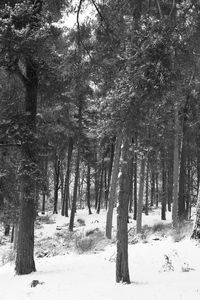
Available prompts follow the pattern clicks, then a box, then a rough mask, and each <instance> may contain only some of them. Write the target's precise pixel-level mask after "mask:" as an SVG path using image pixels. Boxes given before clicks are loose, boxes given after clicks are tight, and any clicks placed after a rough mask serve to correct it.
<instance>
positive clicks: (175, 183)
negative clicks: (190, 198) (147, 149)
mask: <svg viewBox="0 0 200 300" xmlns="http://www.w3.org/2000/svg"><path fill="white" fill-rule="evenodd" d="M174 112H175V132H174V162H173V207H172V224H173V227H174V228H177V227H178V223H179V221H178V183H179V182H178V179H179V117H178V107H177V104H175V108H174Z"/></svg>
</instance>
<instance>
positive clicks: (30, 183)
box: [15, 59, 38, 275]
mask: <svg viewBox="0 0 200 300" xmlns="http://www.w3.org/2000/svg"><path fill="white" fill-rule="evenodd" d="M26 67H27V68H26V77H27V79H26V80H25V79H24V86H25V90H26V95H25V113H26V115H25V118H26V120H25V123H24V126H25V129H26V134H25V137H22V145H21V153H22V164H21V194H20V204H19V232H18V239H17V256H16V263H15V270H16V273H17V274H18V275H22V274H29V273H31V272H33V271H35V270H36V269H35V262H34V221H35V203H34V200H35V176H36V175H35V174H36V171H37V160H36V153H37V152H36V141H35V128H36V112H37V88H38V78H37V67H35V66H34V62H33V61H31V59H29V60H27V61H26ZM27 132H28V133H29V134H27Z"/></svg>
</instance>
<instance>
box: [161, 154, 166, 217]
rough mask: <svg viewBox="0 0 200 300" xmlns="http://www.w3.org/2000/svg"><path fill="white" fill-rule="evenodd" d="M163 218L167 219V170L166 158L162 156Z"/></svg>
mask: <svg viewBox="0 0 200 300" xmlns="http://www.w3.org/2000/svg"><path fill="white" fill-rule="evenodd" d="M161 220H166V170H165V158H164V157H163V158H162V208H161Z"/></svg>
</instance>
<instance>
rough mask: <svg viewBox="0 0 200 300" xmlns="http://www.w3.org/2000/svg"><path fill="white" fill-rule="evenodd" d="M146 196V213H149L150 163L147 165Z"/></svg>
mask: <svg viewBox="0 0 200 300" xmlns="http://www.w3.org/2000/svg"><path fill="white" fill-rule="evenodd" d="M145 196H146V198H145V215H146V216H147V215H148V214H149V164H148V162H147V167H146V195H145Z"/></svg>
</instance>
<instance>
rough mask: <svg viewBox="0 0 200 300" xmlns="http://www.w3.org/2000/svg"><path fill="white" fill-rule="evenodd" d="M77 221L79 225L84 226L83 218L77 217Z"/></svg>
mask: <svg viewBox="0 0 200 300" xmlns="http://www.w3.org/2000/svg"><path fill="white" fill-rule="evenodd" d="M77 222H78V224H79V226H85V220H83V219H81V218H79V219H77Z"/></svg>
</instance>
